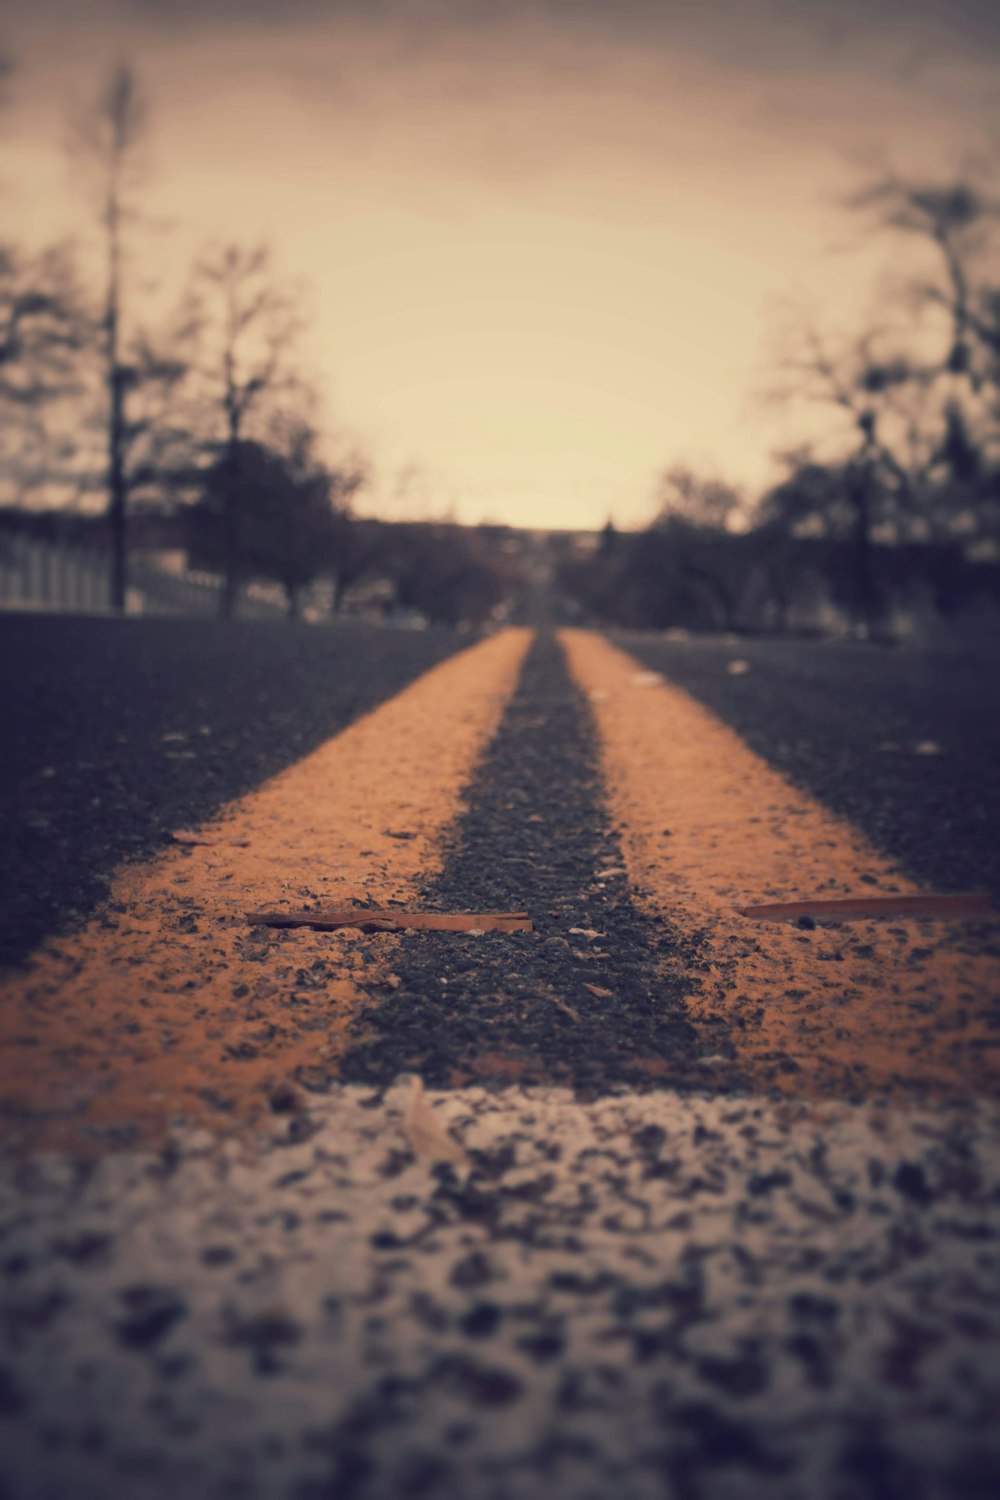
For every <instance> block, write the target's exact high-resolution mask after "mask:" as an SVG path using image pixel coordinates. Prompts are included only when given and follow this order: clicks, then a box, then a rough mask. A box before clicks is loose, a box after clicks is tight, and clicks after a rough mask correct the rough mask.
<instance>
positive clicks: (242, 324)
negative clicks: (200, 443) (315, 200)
mask: <svg viewBox="0 0 1000 1500" xmlns="http://www.w3.org/2000/svg"><path fill="white" fill-rule="evenodd" d="M193 297H194V300H195V305H196V308H197V318H198V321H199V325H200V350H199V355H198V361H197V363H198V371H199V374H200V377H201V385H202V399H203V401H204V402H205V404H206V408H207V409H208V411H209V412H210V413H211V414H213V415H212V421H213V423H214V426H215V430H216V436H215V448H216V452H217V454H218V459H217V463H216V466H215V468H214V471H213V472H214V475H215V479H214V481H213V482H214V483H215V484H216V486H217V488H218V497H219V500H220V503H221V517H220V523H221V543H222V550H221V553H220V556H219V564H220V567H221V570H222V574H223V587H222V595H221V609H222V613H223V615H226V616H229V615H231V614H232V613H233V610H234V608H235V604H236V598H237V594H238V592H239V586H240V581H241V578H240V569H241V566H242V564H241V558H240V529H239V528H240V523H239V511H240V492H241V487H242V485H243V484H244V475H243V472H242V465H243V460H244V458H246V457H247V456H248V455H249V453H251V452H252V451H253V450H252V449H251V448H248V447H247V446H246V444H247V443H248V442H250V441H252V438H253V434H252V433H251V432H250V431H249V430H248V429H249V426H250V423H251V419H253V418H258V419H259V418H260V417H261V415H262V414H263V415H266V414H267V412H268V408H269V407H270V408H271V412H272V415H273V408H274V404H275V402H276V401H277V400H280V399H281V398H282V397H285V398H288V397H289V395H290V394H291V393H292V392H300V391H301V382H300V381H298V380H297V379H296V377H295V372H294V369H293V366H292V352H293V348H294V345H295V342H296V338H297V336H298V333H299V329H300V326H301V319H300V316H299V313H298V311H297V309H296V306H295V301H294V299H293V297H292V296H291V295H290V293H289V292H288V291H286V290H285V289H284V288H282V287H280V286H278V285H277V284H276V283H275V282H274V280H273V273H272V265H271V253H270V250H269V249H268V247H267V246H266V245H257V246H256V247H254V248H252V249H244V248H243V247H241V246H240V245H236V244H230V245H226V246H224V247H223V248H222V249H220V250H215V251H212V252H210V253H208V254H207V255H205V256H203V257H202V259H201V260H200V262H199V263H198V265H197V266H196V267H195V272H194V278H193Z"/></svg>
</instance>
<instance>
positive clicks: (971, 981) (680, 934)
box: [562, 631, 1000, 1098]
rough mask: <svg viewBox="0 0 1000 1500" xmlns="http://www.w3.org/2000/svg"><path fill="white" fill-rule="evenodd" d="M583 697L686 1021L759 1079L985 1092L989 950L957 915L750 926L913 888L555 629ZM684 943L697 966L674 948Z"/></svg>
mask: <svg viewBox="0 0 1000 1500" xmlns="http://www.w3.org/2000/svg"><path fill="white" fill-rule="evenodd" d="M562 639H563V642H564V644H565V647H566V650H567V653H568V656H569V661H570V665H571V668H572V671H573V673H574V676H575V677H576V680H577V682H578V683H579V684H580V686H581V687H582V688H583V690H584V691H585V692H586V693H587V694H588V695H589V697H590V701H591V705H592V709H593V713H594V717H595V721H596V724H597V729H598V734H599V737H600V741H601V746H602V755H603V763H604V771H605V776H606V779H607V792H608V800H609V810H610V812H611V815H612V817H613V819H614V821H615V823H616V825H617V826H618V828H619V831H620V837H621V843H622V853H623V857H624V860H625V865H626V868H627V871H628V876H629V882H630V887H631V893H632V895H633V898H634V899H635V900H636V901H637V903H638V904H639V905H641V906H642V907H643V908H644V909H645V910H646V911H647V912H649V913H650V914H651V915H652V916H654V917H656V918H659V919H660V920H662V921H663V922H664V923H665V924H666V925H667V926H668V928H669V930H670V931H671V932H672V933H673V934H675V936H676V937H677V938H678V939H679V940H680V941H679V943H678V945H677V947H678V949H679V950H680V951H679V953H678V956H677V957H675V958H674V959H673V960H671V961H669V963H668V968H669V969H670V970H671V972H672V973H673V975H674V976H675V977H676V978H677V979H678V981H679V982H680V983H681V984H682V985H686V986H687V1006H688V1010H689V1013H690V1015H691V1017H692V1019H693V1020H694V1021H695V1022H696V1024H699V1025H700V1026H702V1027H703V1028H704V1030H705V1033H706V1047H707V1048H708V1049H709V1050H711V1051H715V1050H716V1048H715V1046H714V1045H712V1036H713V1033H716V1032H718V1031H720V1030H721V1031H722V1032H723V1033H724V1035H725V1037H726V1038H727V1039H728V1040H730V1041H731V1042H732V1044H733V1045H734V1046H735V1049H736V1053H737V1062H738V1065H739V1067H740V1069H741V1071H742V1072H743V1073H744V1075H748V1076H749V1077H750V1078H751V1080H753V1081H754V1082H755V1083H756V1084H757V1085H758V1086H759V1087H761V1088H766V1089H776V1090H780V1091H782V1092H784V1093H794V1094H805V1095H808V1096H814V1097H815V1096H821V1095H832V1096H841V1097H852V1098H853V1097H855V1096H859V1095H861V1096H864V1095H866V1094H870V1093H873V1092H875V1091H881V1092H883V1093H885V1094H891V1095H899V1096H902V1097H907V1098H913V1097H919V1096H921V1095H922V1094H927V1095H929V1096H933V1095H934V1094H947V1095H950V1096H965V1095H967V1094H969V1093H989V1092H991V1091H993V1090H994V1089H995V1088H996V1086H997V1084H998V1082H1000V1056H998V1049H997V1047H996V1045H995V1043H996V1037H997V1030H996V1026H997V1022H998V1019H1000V1017H998V1010H997V1005H998V995H1000V964H998V962H997V959H996V957H995V955H994V954H993V953H991V952H990V951H989V942H988V940H983V938H982V937H981V936H979V935H977V929H976V928H975V927H969V926H948V927H942V925H941V923H939V922H938V923H934V922H932V921H930V920H928V918H929V916H930V913H928V912H926V911H920V912H916V911H914V910H913V908H912V905H911V909H910V910H909V911H907V912H905V913H904V914H902V915H897V916H896V917H895V919H894V920H893V921H892V922H891V923H887V922H886V921H884V920H878V919H875V918H874V917H872V916H869V917H868V918H867V919H865V918H862V919H861V920H859V921H858V923H857V925H854V923H853V922H852V925H851V927H850V929H849V930H847V931H836V930H833V931H831V930H830V929H827V928H817V929H816V930H814V931H811V932H807V931H801V930H798V929H796V928H794V927H792V926H790V925H788V924H787V923H785V924H782V923H778V922H775V923H773V924H768V925H766V926H764V925H760V926H758V925H756V924H753V925H751V924H750V923H748V921H747V919H746V917H745V916H744V915H743V914H742V913H743V912H745V911H747V910H748V909H752V908H755V907H756V908H757V909H758V910H759V909H760V908H761V907H770V908H771V910H772V912H773V911H774V910H775V909H777V908H784V909H786V910H787V909H790V908H791V906H792V905H796V907H797V908H798V909H800V910H801V905H800V902H801V893H802V891H803V889H806V890H811V891H813V892H816V893H817V895H818V896H819V893H826V894H824V895H822V897H821V899H822V900H823V901H824V902H826V901H833V902H838V901H848V902H851V903H852V904H854V903H855V898H856V896H857V892H858V889H859V887H860V888H861V889H865V888H867V889H868V891H869V893H870V896H871V897H873V898H876V899H879V900H883V901H885V900H892V901H893V902H903V903H913V902H920V903H923V902H926V901H927V899H928V894H927V893H926V892H924V891H921V890H920V888H919V887H918V886H917V885H916V884H915V883H914V882H913V881H911V880H908V879H907V878H906V877H905V876H904V875H903V874H902V873H901V872H900V871H899V870H898V869H896V868H895V867H894V866H893V864H892V863H891V861H890V860H888V859H887V858H886V857H885V856H884V855H881V854H879V853H878V852H877V851H876V850H875V849H874V848H873V847H872V845H871V844H870V843H869V842H868V840H867V839H866V838H865V837H864V836H863V835H862V834H861V833H860V832H859V831H858V830H857V829H856V828H854V827H852V826H851V825H850V824H849V823H847V822H846V821H844V820H843V819H840V818H837V817H835V816H834V815H833V814H832V813H830V812H828V811H826V810H825V809H824V808H822V807H821V806H820V805H819V804H818V803H817V802H815V801H814V800H813V799H812V798H811V797H809V796H807V795H806V794H805V793H804V792H800V791H798V790H797V789H796V788H794V787H792V786H791V785H790V784H789V783H788V782H786V781H785V780H784V778H783V777H781V776H780V775H779V774H778V773H777V772H776V771H774V770H772V769H771V768H770V767H769V766H768V765H767V764H766V763H765V762H764V761H763V760H762V759H761V758H760V757H759V756H757V755H755V754H754V752H753V751H752V750H750V749H749V747H748V746H747V745H746V744H745V742H744V741H743V740H742V739H740V737H739V736H738V735H737V734H736V733H735V732H734V731H733V730H732V729H730V728H729V727H728V726H727V725H726V724H724V723H723V722H722V721H721V720H720V719H718V718H716V716H715V715H713V714H712V713H710V712H709V711H708V709H706V708H704V707H702V706H701V705H700V704H699V703H697V702H695V701H694V699H692V698H691V697H690V696H689V695H688V694H687V693H685V692H683V691H682V690H681V689H679V688H677V687H674V686H673V685H671V684H670V683H668V682H665V681H659V682H657V681H651V680H650V676H649V674H648V673H646V672H644V671H642V670H640V668H639V665H638V664H637V663H636V662H635V661H634V660H633V659H632V658H631V657H630V656H627V655H626V654H625V653H624V652H622V651H619V650H617V649H615V648H614V647H613V646H611V645H609V643H608V642H607V641H605V640H604V639H602V638H601V637H600V636H598V635H596V634H593V633H590V632H587V631H566V632H563V635H562ZM691 954H694V955H696V960H697V966H696V967H695V966H693V965H692V964H691V961H690V957H689V956H685V955H691Z"/></svg>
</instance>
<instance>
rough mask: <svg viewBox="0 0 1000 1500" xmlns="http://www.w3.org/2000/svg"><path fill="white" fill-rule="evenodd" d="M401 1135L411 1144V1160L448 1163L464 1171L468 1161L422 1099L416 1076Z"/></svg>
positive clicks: (421, 1087) (463, 1152) (460, 1147)
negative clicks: (422, 1159)
mask: <svg viewBox="0 0 1000 1500" xmlns="http://www.w3.org/2000/svg"><path fill="white" fill-rule="evenodd" d="M403 1134H404V1135H405V1136H406V1139H407V1140H408V1141H409V1143H410V1148H411V1150H412V1151H413V1154H414V1156H422V1157H425V1158H426V1159H427V1160H429V1161H450V1162H452V1163H453V1164H454V1165H455V1166H457V1167H467V1166H468V1165H469V1158H468V1155H467V1154H466V1152H465V1150H464V1149H463V1147H462V1146H460V1145H459V1143H458V1141H456V1140H455V1139H454V1137H453V1136H451V1135H449V1134H448V1132H447V1130H445V1128H444V1126H443V1125H442V1124H441V1121H440V1120H439V1119H438V1118H437V1116H436V1115H435V1113H434V1111H433V1110H432V1109H431V1107H430V1105H429V1104H428V1103H427V1099H426V1097H425V1095H424V1081H423V1079H422V1078H421V1077H420V1076H419V1074H417V1075H416V1076H415V1077H414V1079H413V1086H412V1088H411V1090H410V1097H409V1099H408V1101H407V1105H406V1113H405V1114H404V1115H403Z"/></svg>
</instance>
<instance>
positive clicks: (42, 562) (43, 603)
mask: <svg viewBox="0 0 1000 1500" xmlns="http://www.w3.org/2000/svg"><path fill="white" fill-rule="evenodd" d="M110 604H111V568H110V564H109V559H108V558H107V556H106V555H105V554H104V553H103V552H98V551H95V550H93V549H92V548H89V547H74V546H67V545H65V544H62V543H52V542H45V541H39V540H37V539H36V538H34V537H27V536H16V535H15V536H11V535H0V609H39V610H66V611H72V612H73V613H77V614H101V613H103V612H104V611H105V610H107V609H109V608H110Z"/></svg>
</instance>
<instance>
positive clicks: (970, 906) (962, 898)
mask: <svg viewBox="0 0 1000 1500" xmlns="http://www.w3.org/2000/svg"><path fill="white" fill-rule="evenodd" d="M992 910H993V903H992V901H991V900H990V898H989V896H988V895H986V894H985V893H983V892H970V893H967V894H964V895H945V896H938V895H927V896H893V895H887V896H836V897H833V898H831V899H829V900H818V901H769V902H765V903H763V904H762V905H758V906H743V907H741V908H740V911H741V913H742V915H743V916H744V917H755V918H757V919H758V920H763V921H765V922H787V921H794V920H796V919H798V918H800V917H818V918H820V919H821V920H822V919H823V918H827V919H828V920H829V921H832V922H836V921H841V920H848V919H850V918H851V917H965V916H975V915H977V914H979V913H983V914H986V913H987V912H991V911H992Z"/></svg>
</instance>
